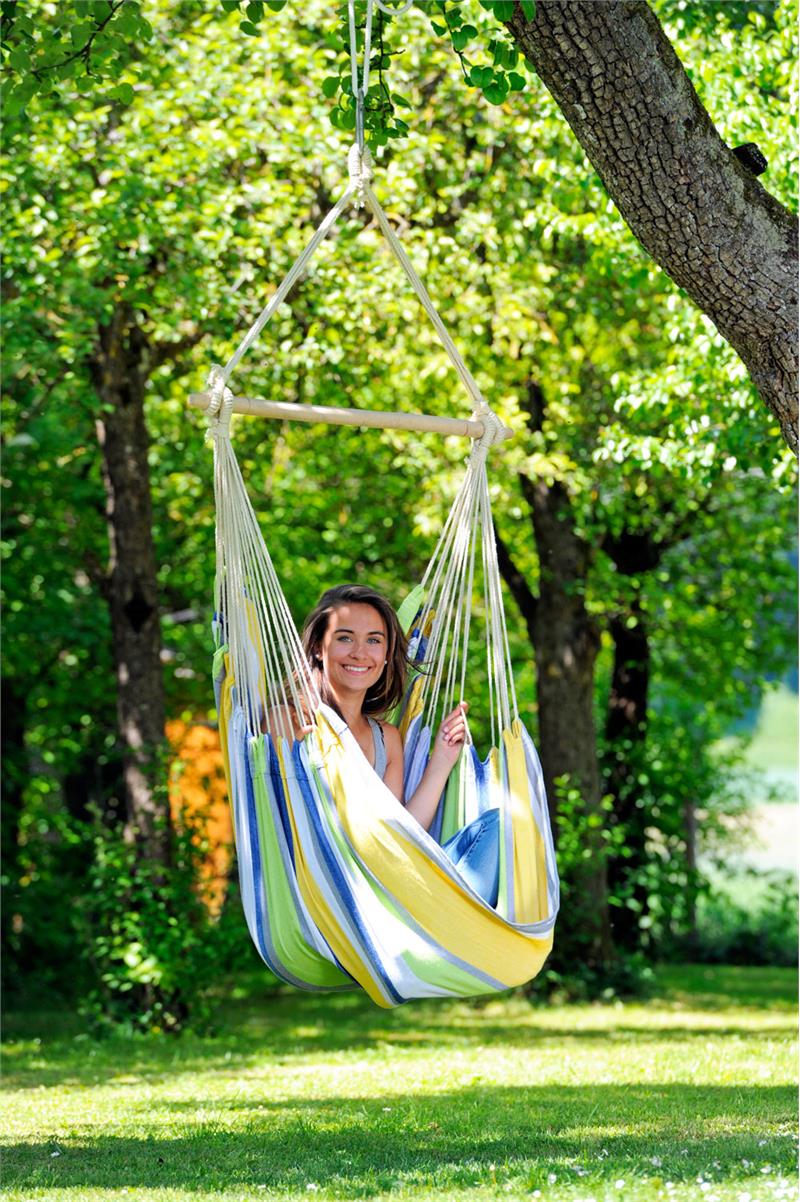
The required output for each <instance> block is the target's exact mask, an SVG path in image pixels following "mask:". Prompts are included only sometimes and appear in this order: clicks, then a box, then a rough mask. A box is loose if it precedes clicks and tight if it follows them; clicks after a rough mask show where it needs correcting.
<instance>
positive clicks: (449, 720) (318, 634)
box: [266, 584, 496, 892]
mask: <svg viewBox="0 0 800 1202" xmlns="http://www.w3.org/2000/svg"><path fill="white" fill-rule="evenodd" d="M302 644H303V650H304V651H305V654H306V657H307V659H308V664H309V668H310V670H311V673H312V676H313V678H314V680H315V683H316V686H317V689H318V690H319V695H320V697H321V699H322V700H323V701H324V702H325V704H326V705H329V706H331V708H332V709H334V710H336V712H337V713H338V714H339V715H340V716H341V717H342V718H343V719H344V720H345V722H346V723H347V725H348V727H349V728H350V732H351V734H352V735H353V736H354V738H355V740H356V742H357V743H358V745H359V747H360V748H361V750H362V752H363V753H364V756H365V757H366V759H367V762H368V763H369V764H370V767H372V768H373V769H374V770H375V772H376V773H377V774H378V776H380V777H381V778H382V780H383V781H384V783H385V784H386V786H387V787H388V788H389V789H390V790H391V792H392V793H393V794H394V795H395V797H396V798H397V800H398V801H401V802H404V804H405V807H406V809H407V810H408V812H409V813H410V814H413V816H414V817H415V818H416V819H417V821H418V822H419V823H420V824H421V825H422V826H423V827H424V828H425V830H428V828H429V827H430V825H431V822H432V821H433V818H434V815H435V813H436V809H437V806H438V804H439V800H440V798H441V796H442V791H443V789H444V787H445V785H446V784H447V780H448V777H449V776H450V773H451V772H452V770H453V768H454V766H455V764H456V762H457V761H458V757H459V755H460V754H461V749H462V747H463V745H464V742H465V740H466V737H467V720H466V713H467V709H468V708H469V707H468V705H467V703H466V702H465V701H460V702H459V704H458V705H457V706H456V707H455V709H453V710H452V711H451V712H450V713H449V714H447V715H446V716H445V718H444V720H443V721H442V723H441V725H440V727H439V731H438V733H437V736H436V740H435V743H434V746H433V750H432V752H431V756H430V760H429V761H428V765H427V768H426V769H425V772H424V774H423V776H422V779H421V781H420V782H419V785H418V786H417V788H416V789H415V790H414V792H413V794H412V796H411V797H409V798H405V799H404V797H403V741H402V738H401V736H400V731H399V729H398V728H397V727H396V726H394V725H392V724H391V723H389V722H387V721H386V720H385V719H386V716H387V715H388V714H389V713H390V712H391V711H392V710H393V709H394V708H395V706H396V705H397V704H398V703H399V702H400V701H401V700H402V697H403V694H404V692H405V687H406V677H407V675H408V643H407V640H406V637H405V634H404V633H403V630H402V627H401V626H400V623H399V621H398V618H397V615H396V613H395V611H394V609H393V608H392V606H391V605H390V604H389V602H388V601H387V600H386V598H385V597H382V596H381V594H380V593H377V592H375V591H374V590H373V589H370V588H366V587H364V586H363V585H357V584H341V585H337V586H336V587H334V588H330V589H328V590H327V592H325V593H323V595H322V597H321V598H320V600H319V602H318V604H317V605H316V606H315V608H314V609H313V610H312V611H311V613H310V614H309V615H308V617H307V618H306V621H305V624H304V626H303V633H302ZM307 717H310V715H302V714H299V713H298V712H297V710H296V709H294V708H292V707H289V706H278V707H274V708H273V709H271V710H270V711H269V713H268V716H267V723H266V725H267V729H268V730H269V733H270V734H271V735H272V736H273V738H275V737H281V736H282V737H285V738H291V739H300V738H303V737H304V736H305V735H306V734H308V733H310V731H311V730H312V729H313V724H312V723H310V722H307V721H306V718H307ZM470 825H474V824H470ZM491 828H492V823H491V820H487V821H485V822H483V824H482V826H481V831H482V832H483V833H484V838H483V840H482V842H486V840H487V834H486V832H487V831H488V830H489V829H491ZM474 833H475V834H476V835H477V834H478V831H477V830H476V831H475V832H474ZM489 891H490V892H491V889H490V890H489ZM495 892H496V890H495Z"/></svg>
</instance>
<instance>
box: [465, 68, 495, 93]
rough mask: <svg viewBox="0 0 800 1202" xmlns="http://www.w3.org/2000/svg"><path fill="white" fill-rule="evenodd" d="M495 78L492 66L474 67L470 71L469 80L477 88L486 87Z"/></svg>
mask: <svg viewBox="0 0 800 1202" xmlns="http://www.w3.org/2000/svg"><path fill="white" fill-rule="evenodd" d="M493 79H494V71H493V70H492V68H491V67H472V68H471V69H470V73H469V82H470V83H471V84H472V85H473V87H476V88H485V87H486V86H487V84H490V83H491V82H492V80H493Z"/></svg>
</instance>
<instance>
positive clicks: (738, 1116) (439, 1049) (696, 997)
mask: <svg viewBox="0 0 800 1202" xmlns="http://www.w3.org/2000/svg"><path fill="white" fill-rule="evenodd" d="M658 986H659V987H658V996H657V997H654V998H652V999H651V1000H649V1001H647V1002H644V1003H637V1004H625V1005H622V1004H614V1005H606V1006H557V1007H556V1006H553V1007H532V1006H531V1005H530V1004H528V1003H527V1002H526V1001H525V1000H524V999H522V998H519V997H509V998H501V999H494V1000H492V1001H488V1002H480V1003H463V1002H462V1003H454V1002H439V1003H435V1002H425V1003H417V1004H414V1005H409V1006H406V1007H403V1008H401V1009H399V1010H395V1011H381V1010H378V1009H376V1008H374V1007H373V1006H372V1005H371V1004H370V1003H369V1002H368V1001H366V1000H365V999H364V998H363V997H362V996H360V995H355V994H352V995H351V994H345V995H337V996H334V997H330V998H320V997H316V996H313V995H299V994H296V993H286V994H283V995H281V996H279V997H276V998H266V997H259V996H258V993H257V992H256V993H253V992H252V991H251V992H250V993H248V994H244V995H243V996H240V997H236V998H233V999H232V1000H229V1001H227V1002H226V1003H225V1005H224V1007H223V1013H222V1015H221V1022H220V1029H219V1033H218V1034H217V1035H216V1036H214V1037H207V1038H200V1037H197V1036H191V1035H189V1036H184V1037H182V1038H179V1039H170V1038H169V1037H157V1036H153V1037H139V1038H131V1039H123V1038H121V1037H115V1038H113V1039H109V1040H106V1041H104V1042H96V1041H94V1040H93V1039H91V1038H90V1037H88V1036H87V1035H86V1034H85V1033H84V1032H83V1031H81V1029H80V1025H79V1023H78V1022H77V1020H76V1019H75V1018H74V1017H73V1016H72V1015H70V1014H69V1013H68V1012H62V1013H58V1014H45V1013H42V1014H36V1013H35V1012H30V1011H28V1012H25V1013H22V1014H11V1015H10V1016H8V1017H7V1021H6V1036H7V1044H6V1051H5V1073H6V1077H5V1083H6V1091H5V1100H4V1106H3V1113H2V1122H3V1131H4V1133H5V1135H4V1142H5V1143H6V1144H7V1148H6V1151H5V1156H4V1165H5V1170H4V1185H5V1196H6V1197H8V1198H9V1199H11V1202H25V1200H28V1199H58V1200H59V1202H83V1200H84V1199H92V1200H94V1199H103V1200H106V1202H107V1200H109V1199H114V1200H115V1202H116V1200H118V1199H123V1198H124V1199H126V1200H128V1202H132V1200H134V1199H137V1200H139V1199H141V1200H147V1202H173V1200H174V1202H177V1200H180V1202H189V1200H191V1202H205V1200H209V1199H213V1200H214V1202H233V1200H234V1199H236V1200H238V1199H248V1200H250V1199H266V1198H280V1199H284V1200H289V1199H299V1198H303V1199H306V1200H307V1199H310V1198H314V1199H333V1198H337V1199H349V1198H392V1199H411V1198H413V1199H434V1198H435V1199H459V1200H462V1199H463V1200H464V1202H466V1200H469V1202H477V1200H479V1199H480V1200H482V1199H490V1198H491V1199H494V1198H505V1199H536V1198H541V1199H544V1200H546V1202H560V1200H567V1199H569V1200H570V1202H578V1199H595V1202H605V1200H607V1199H614V1200H615V1202H640V1200H645V1199H646V1200H648V1202H650V1200H651V1199H661V1198H663V1199H674V1200H681V1199H692V1200H695V1199H701V1198H702V1199H705V1200H706V1202H729V1200H736V1202H748V1200H749V1202H761V1200H762V1199H765V1200H766V1199H769V1200H773V1199H788V1198H790V1197H791V1198H793V1197H795V1196H796V1194H795V1180H794V1173H795V1169H794V1165H795V1155H794V1150H795V1138H794V1137H795V1131H796V1090H795V1084H794V1082H795V1059H794V1056H793V1051H792V1045H793V1040H794V1035H795V1031H796V1021H795V998H796V974H795V973H794V972H793V971H791V970H788V969H745V968H738V969H737V968H707V967H689V968H680V969H665V970H662V971H661V972H660V973H659V979H658Z"/></svg>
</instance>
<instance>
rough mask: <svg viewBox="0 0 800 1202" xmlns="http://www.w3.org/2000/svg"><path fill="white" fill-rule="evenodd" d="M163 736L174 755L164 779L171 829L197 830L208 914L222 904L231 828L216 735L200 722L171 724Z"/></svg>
mask: <svg viewBox="0 0 800 1202" xmlns="http://www.w3.org/2000/svg"><path fill="white" fill-rule="evenodd" d="M166 735H167V738H168V740H169V742H170V745H171V746H172V749H173V751H174V758H173V760H172V766H171V768H170V777H169V806H170V813H171V815H172V821H173V823H175V824H176V825H177V824H178V823H180V822H183V821H184V820H188V821H189V822H191V823H192V824H195V823H196V824H197V826H198V834H197V836H196V837H195V840H194V841H195V842H196V843H197V844H198V846H202V845H203V843H204V842H205V844H206V850H205V851H204V853H203V855H202V858H201V861H200V876H201V882H202V885H201V887H202V890H203V894H204V896H205V897H206V898H207V900H208V907H209V909H210V911H211V912H212V914H218V913H219V911H220V909H221V908H222V903H223V901H224V899H225V890H226V888H227V884H228V874H229V872H230V868H231V862H232V858H233V854H232V853H233V822H232V820H231V810H230V805H229V804H228V791H227V786H226V784H225V770H224V768H223V764H222V750H221V748H220V742H219V733H218V731H216V730H215V729H213V728H212V727H211V726H209V725H207V724H206V723H203V722H192V723H189V722H184V721H183V720H182V719H180V718H173V719H171V720H170V721H169V722H167V725H166Z"/></svg>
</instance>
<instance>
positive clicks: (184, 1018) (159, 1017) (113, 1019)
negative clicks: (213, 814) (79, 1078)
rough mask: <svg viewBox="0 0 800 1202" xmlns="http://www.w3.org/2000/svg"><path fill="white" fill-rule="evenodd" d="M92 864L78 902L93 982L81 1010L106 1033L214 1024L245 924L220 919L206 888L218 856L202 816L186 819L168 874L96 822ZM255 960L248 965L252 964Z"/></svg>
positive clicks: (176, 836) (84, 950)
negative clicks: (205, 871) (203, 868)
mask: <svg viewBox="0 0 800 1202" xmlns="http://www.w3.org/2000/svg"><path fill="white" fill-rule="evenodd" d="M91 841H92V849H93V854H92V861H91V865H90V867H89V872H88V878H87V882H86V892H85V894H84V895H83V896H82V898H81V899H80V901H79V903H78V915H77V924H78V931H79V934H80V945H79V946H80V952H81V955H82V956H83V957H84V958H85V960H86V961H87V963H88V966H89V967H90V970H91V983H90V985H89V988H88V989H87V990H86V991H85V992H84V993H83V994H82V996H81V999H80V1010H81V1013H82V1014H83V1015H84V1016H85V1017H86V1018H87V1019H89V1020H90V1021H91V1022H92V1024H93V1026H94V1027H95V1028H96V1029H97V1030H110V1029H112V1028H115V1029H120V1028H125V1029H128V1030H130V1031H150V1032H164V1033H174V1032H177V1031H180V1030H182V1029H183V1028H184V1027H187V1026H191V1027H192V1028H193V1029H194V1030H203V1029H205V1028H207V1027H208V1024H209V1021H210V1019H211V1015H212V1012H213V1001H212V993H213V990H214V988H215V986H217V985H218V983H219V980H220V976H221V975H222V974H223V973H224V972H225V971H226V969H227V968H228V966H229V964H230V960H231V956H230V944H231V940H232V942H233V946H234V947H235V948H236V951H237V952H238V953H241V951H242V938H241V922H240V921H239V919H238V915H237V921H236V923H235V925H233V926H231V924H230V923H228V922H223V921H220V920H216V919H213V918H212V917H211V916H210V913H209V909H208V905H207V901H208V898H207V897H206V896H204V892H203V888H202V886H201V885H200V884H199V861H200V858H201V857H202V856H203V854H204V853H205V852H207V850H208V844H207V841H206V839H205V836H204V821H203V815H202V813H196V814H193V815H192V817H191V819H190V818H189V817H188V815H184V816H183V820H182V822H181V824H180V826H179V828H178V829H177V830H176V831H174V832H173V835H172V845H171V851H172V856H171V863H170V864H169V866H168V867H167V868H166V869H165V868H164V867H162V866H161V865H157V864H153V863H152V862H150V861H147V860H145V859H143V857H142V855H141V853H140V851H139V849H138V848H137V847H136V844H135V843H134V842H129V841H126V839H125V837H124V836H123V835H122V833H121V832H119V831H118V830H114V829H110V828H109V827H108V826H107V825H106V824H105V823H104V822H103V821H102V820H101V818H100V815H99V814H96V815H95V824H94V830H93V832H92V840H91ZM245 963H246V961H245Z"/></svg>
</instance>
